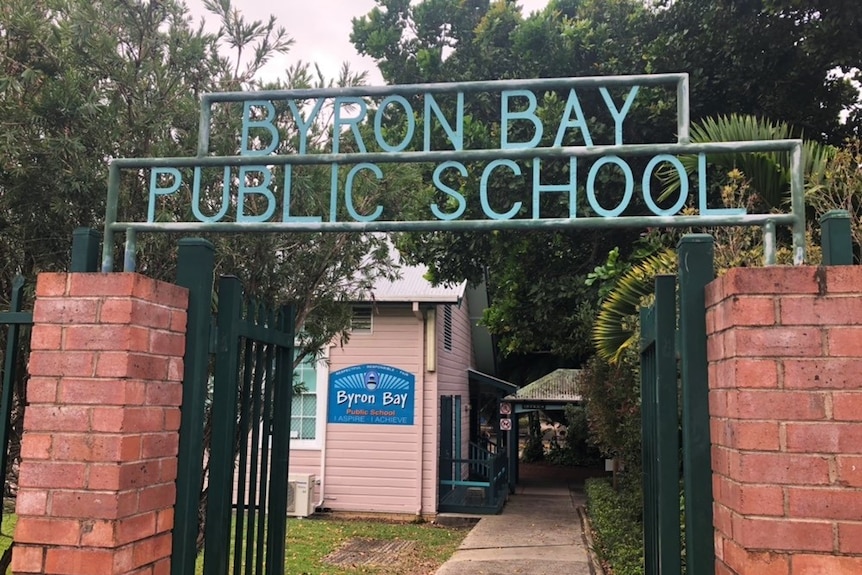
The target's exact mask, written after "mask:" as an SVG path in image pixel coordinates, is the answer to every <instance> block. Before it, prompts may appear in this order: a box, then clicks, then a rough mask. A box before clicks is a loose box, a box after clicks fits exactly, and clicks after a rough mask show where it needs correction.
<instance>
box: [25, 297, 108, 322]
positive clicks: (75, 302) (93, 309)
mask: <svg viewBox="0 0 862 575" xmlns="http://www.w3.org/2000/svg"><path fill="white" fill-rule="evenodd" d="M98 313H99V300H98V299H95V298H89V299H81V298H68V297H62V298H37V299H36V302H35V303H34V304H33V323H34V324H36V325H38V324H42V323H47V324H52V325H56V324H73V323H74V324H81V323H95V322H96V318H97V316H98Z"/></svg>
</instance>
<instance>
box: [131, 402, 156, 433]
mask: <svg viewBox="0 0 862 575" xmlns="http://www.w3.org/2000/svg"><path fill="white" fill-rule="evenodd" d="M164 429H165V410H164V408H162V407H127V408H125V410H124V411H123V425H122V428H121V430H122V431H125V432H127V433H134V432H144V433H146V432H154V431H164Z"/></svg>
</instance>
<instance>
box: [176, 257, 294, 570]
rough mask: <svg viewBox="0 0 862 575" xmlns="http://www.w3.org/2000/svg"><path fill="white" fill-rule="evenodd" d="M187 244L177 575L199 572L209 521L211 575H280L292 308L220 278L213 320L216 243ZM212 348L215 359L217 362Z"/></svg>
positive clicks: (207, 565) (206, 562)
mask: <svg viewBox="0 0 862 575" xmlns="http://www.w3.org/2000/svg"><path fill="white" fill-rule="evenodd" d="M184 242H185V243H183V242H181V245H180V278H178V283H180V284H181V285H186V286H187V287H189V288H190V291H191V293H190V301H189V329H188V336H187V343H186V372H185V380H184V386H186V389H184V398H183V419H182V426H183V427H182V428H181V430H180V458H179V473H178V481H177V506H176V512H177V520H176V522H175V537H174V545H173V557H174V560H173V561H172V565H171V572H172V575H191V574H192V573H194V572H195V562H196V560H197V559H198V558H197V549H198V546H199V545H198V543H199V541H198V536H199V529H200V519H201V516H203V518H204V519H203V521H204V525H205V528H204V530H203V573H204V574H205V575H226V574H227V573H233V574H235V575H238V574H240V573H242V574H243V575H276V574H278V575H281V574H283V573H284V572H285V547H286V543H285V539H286V535H287V507H288V493H287V471H288V454H289V449H290V411H291V395H292V390H293V355H294V328H293V325H294V311H293V309H292V308H290V307H285V308H282V309H279V310H274V309H272V308H270V307H268V306H266V305H264V304H262V303H259V302H255V301H253V300H247V299H246V298H245V296H244V294H243V289H242V285H241V284H240V281H239V280H238V279H237V278H235V277H222V278H220V280H219V284H218V313H217V315H216V317H215V321H214V322H213V318H212V316H211V314H210V313H209V306H210V305H211V301H212V284H211V281H212V246H211V245H210V244H208V242H203V241H201V240H189V241H186V240H184ZM183 266H186V268H183ZM207 280H209V282H210V283H208V281H207ZM210 351H214V352H215V359H214V361H211V358H210V354H209V352H210ZM211 364H212V365H213V367H214V370H213V374H212V376H210V375H209V370H208V366H209V365H211ZM186 395H188V396H189V402H188V403H187V402H186ZM210 396H211V398H212V399H211V422H212V423H211V443H210V446H211V447H210V452H209V461H208V463H209V475H208V478H207V481H206V486H205V487H206V493H207V495H206V504H205V506H203V505H201V504H200V493H201V487H202V477H203V471H202V466H203V464H202V458H203V445H204V437H203V432H204V429H205V425H204V416H205V413H206V410H205V405H206V403H207V402H208V401H209V400H208V398H209V397H210ZM187 415H188V417H187ZM184 497H186V498H187V499H184Z"/></svg>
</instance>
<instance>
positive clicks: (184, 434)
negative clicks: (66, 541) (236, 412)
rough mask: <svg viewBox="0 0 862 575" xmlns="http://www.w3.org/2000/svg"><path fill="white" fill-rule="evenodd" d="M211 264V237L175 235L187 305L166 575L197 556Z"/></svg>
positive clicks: (188, 566) (177, 573)
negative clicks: (179, 237) (175, 467)
mask: <svg viewBox="0 0 862 575" xmlns="http://www.w3.org/2000/svg"><path fill="white" fill-rule="evenodd" d="M213 268H214V251H213V245H212V244H211V243H210V242H208V241H206V240H203V239H198V238H189V239H182V240H180V242H179V257H178V262H177V284H178V285H180V286H183V287H185V288H187V289H188V290H189V308H188V315H187V323H186V325H187V326H188V327H187V329H186V354H185V358H184V372H183V405H182V419H181V422H180V444H179V455H178V467H177V503H176V505H175V507H174V510H175V514H174V535H173V547H172V551H171V575H188V574H190V573H194V570H195V559H196V558H197V538H198V528H199V527H198V509H199V501H200V492H201V477H202V475H203V450H204V443H203V442H204V439H203V438H204V402H205V401H206V395H207V385H208V380H209V343H210V323H211V319H210V318H211V316H212V313H211V311H210V310H211V307H212V291H213Z"/></svg>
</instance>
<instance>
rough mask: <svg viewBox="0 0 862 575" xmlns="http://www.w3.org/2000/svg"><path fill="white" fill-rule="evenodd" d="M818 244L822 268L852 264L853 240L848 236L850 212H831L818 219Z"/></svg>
mask: <svg viewBox="0 0 862 575" xmlns="http://www.w3.org/2000/svg"><path fill="white" fill-rule="evenodd" d="M820 227H821V229H820V244H821V247H822V248H823V265H824V266H849V265H852V264H853V240H852V238H851V234H850V212H848V211H847V210H832V211H829V212H826V213H825V214H823V216H822V217H821V218H820Z"/></svg>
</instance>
